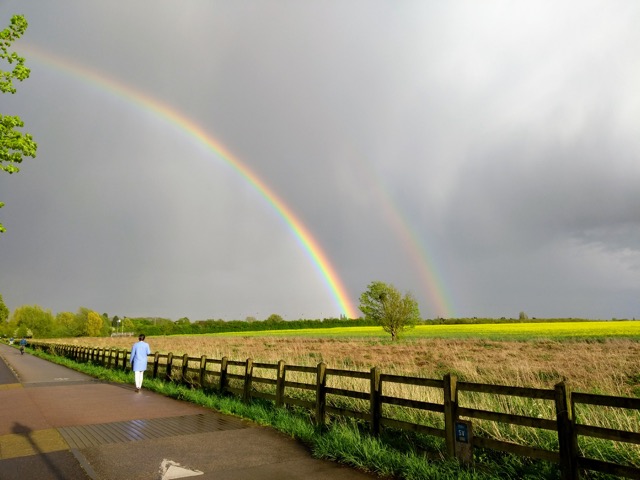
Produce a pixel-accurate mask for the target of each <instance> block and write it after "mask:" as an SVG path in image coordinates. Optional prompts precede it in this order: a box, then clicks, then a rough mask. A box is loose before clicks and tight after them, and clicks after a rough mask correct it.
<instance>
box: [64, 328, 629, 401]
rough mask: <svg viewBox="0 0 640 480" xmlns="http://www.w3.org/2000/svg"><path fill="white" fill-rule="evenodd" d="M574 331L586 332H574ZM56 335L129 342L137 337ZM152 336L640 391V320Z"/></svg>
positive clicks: (180, 345) (100, 343)
mask: <svg viewBox="0 0 640 480" xmlns="http://www.w3.org/2000/svg"><path fill="white" fill-rule="evenodd" d="M607 327H608V329H607ZM570 331H573V332H574V334H575V335H578V337H580V338H582V339H581V340H573V339H570V335H569V333H570ZM607 334H608V335H607ZM427 335H428V337H427ZM456 336H457V337H459V338H455V337H456ZM485 336H489V337H490V338H491V337H492V336H495V337H496V338H502V339H503V340H492V339H485V338H483V337H485ZM451 337H453V338H451ZM590 337H592V338H591V340H589V338H590ZM509 338H511V339H509ZM518 339H519V340H520V341H517V340H518ZM523 339H527V341H522V340H523ZM55 341H56V342H60V343H67V344H80V345H86V346H95V347H117V348H130V347H131V344H132V343H133V341H134V339H133V338H130V337H129V338H73V339H57V340H55ZM148 341H149V343H150V345H151V348H152V350H153V351H159V352H163V353H167V352H172V353H174V354H175V355H182V354H184V353H188V354H189V355H192V356H200V355H206V356H207V357H209V358H222V357H225V356H226V357H228V358H230V359H233V360H244V359H246V358H252V359H254V361H263V362H275V361H278V360H281V359H282V360H285V362H287V363H289V364H297V365H316V364H318V363H319V362H325V363H327V365H329V366H330V367H334V368H349V369H354V370H368V369H370V368H371V367H372V366H378V367H380V368H382V369H383V371H384V372H385V373H404V374H409V375H416V376H420V377H427V378H440V377H441V376H442V375H443V374H444V373H452V374H455V375H457V376H458V378H459V379H461V380H466V381H473V382H482V383H494V384H503V385H513V386H527V387H539V388H550V387H552V386H553V385H554V384H555V383H557V382H558V381H560V380H562V379H566V380H567V381H568V383H569V384H570V385H571V387H572V388H573V389H575V390H580V391H585V392H593V393H603V394H608V395H619V396H640V362H638V358H640V322H579V323H569V322H567V323H547V324H545V323H535V324H498V325H492V324H489V325H433V326H419V327H417V328H415V329H414V330H413V331H411V333H410V334H409V335H407V336H405V339H404V340H402V341H399V342H395V343H392V342H390V341H389V340H388V336H387V335H386V334H384V332H382V331H381V329H380V328H378V327H357V328H353V329H345V328H334V329H322V330H292V331H284V332H283V331H278V332H249V333H243V334H241V335H238V334H218V335H196V336H167V337H149V338H148Z"/></svg>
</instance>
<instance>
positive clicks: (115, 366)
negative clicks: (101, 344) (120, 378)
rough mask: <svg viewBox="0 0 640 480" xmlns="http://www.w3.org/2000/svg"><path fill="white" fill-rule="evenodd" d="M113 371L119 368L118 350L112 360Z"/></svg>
mask: <svg viewBox="0 0 640 480" xmlns="http://www.w3.org/2000/svg"><path fill="white" fill-rule="evenodd" d="M113 362H114V363H113V369H114V370H117V369H118V367H119V366H120V350H116V358H115V359H114V360H113Z"/></svg>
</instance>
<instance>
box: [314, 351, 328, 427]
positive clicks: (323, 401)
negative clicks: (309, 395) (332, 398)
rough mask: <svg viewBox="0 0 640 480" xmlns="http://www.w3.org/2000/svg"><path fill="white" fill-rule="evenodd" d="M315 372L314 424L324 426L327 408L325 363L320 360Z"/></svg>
mask: <svg viewBox="0 0 640 480" xmlns="http://www.w3.org/2000/svg"><path fill="white" fill-rule="evenodd" d="M316 372H317V373H316V424H317V425H319V426H324V424H325V414H326V409H327V365H326V364H325V363H324V362H320V363H319V364H318V367H317V371H316Z"/></svg>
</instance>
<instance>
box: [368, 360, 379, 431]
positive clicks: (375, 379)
mask: <svg viewBox="0 0 640 480" xmlns="http://www.w3.org/2000/svg"><path fill="white" fill-rule="evenodd" d="M370 395H371V397H370V401H369V403H370V405H371V433H372V434H373V435H379V434H380V419H381V418H382V401H381V397H382V381H381V380H380V369H379V368H378V367H373V368H372V369H371V390H370Z"/></svg>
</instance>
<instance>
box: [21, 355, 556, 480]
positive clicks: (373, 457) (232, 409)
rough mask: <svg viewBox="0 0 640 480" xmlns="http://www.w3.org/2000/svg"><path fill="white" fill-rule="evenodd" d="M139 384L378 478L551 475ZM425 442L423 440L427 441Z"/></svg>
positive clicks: (155, 382) (107, 372)
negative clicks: (265, 429)
mask: <svg viewBox="0 0 640 480" xmlns="http://www.w3.org/2000/svg"><path fill="white" fill-rule="evenodd" d="M31 353H32V354H33V355H35V356H38V357H40V358H43V359H46V360H48V361H51V362H54V363H57V364H60V365H63V366H65V367H68V368H71V369H73V370H76V371H80V372H82V373H85V374H87V375H90V376H93V377H95V378H99V379H101V380H105V381H109V382H115V383H133V374H132V373H131V372H124V371H122V370H112V369H107V368H105V367H102V366H98V365H94V364H91V363H76V362H74V361H72V360H69V359H66V358H64V357H58V356H53V355H50V354H46V353H44V352H41V351H32V352H31ZM144 385H145V388H146V389H149V390H151V391H154V392H157V393H160V394H162V395H165V396H168V397H171V398H175V399H179V400H183V401H188V402H192V403H194V404H197V405H201V406H203V407H206V408H211V409H213V410H216V411H218V412H220V413H223V414H228V415H233V416H238V417H241V418H245V419H249V420H252V421H253V422H256V423H257V424H260V425H264V426H269V427H272V428H274V429H276V430H278V431H280V432H282V433H284V434H286V435H288V436H291V437H292V438H295V439H297V440H299V441H301V442H302V443H304V444H305V445H306V446H307V447H308V448H309V450H310V451H311V452H312V454H313V455H314V456H315V457H317V458H323V459H328V460H333V461H336V462H339V463H342V464H345V465H348V466H351V467H353V468H357V469H360V470H363V471H367V472H371V473H375V474H377V475H379V476H381V477H384V478H398V479H407V480H418V479H435V480H440V479H443V480H444V479H463V480H467V479H468V480H472V479H474V480H475V479H477V480H485V479H497V478H500V479H504V478H513V479H515V478H518V479H520V478H522V479H531V480H537V479H540V480H542V479H556V478H560V477H559V471H558V468H557V466H555V465H552V464H548V463H546V462H537V461H531V460H527V459H522V458H519V457H515V456H510V455H499V454H496V453H495V452H483V451H481V450H477V451H476V463H475V467H474V468H465V467H463V466H461V465H460V464H459V463H458V462H457V461H455V460H450V459H446V458H444V457H443V455H442V453H441V451H442V449H441V448H437V447H433V448H429V447H426V448H427V449H425V442H424V441H421V440H420V439H419V438H414V437H413V436H412V435H410V434H406V432H405V433H402V432H395V433H394V432H386V433H385V434H383V435H382V436H380V437H377V438H376V437H372V436H370V435H368V433H367V431H366V426H365V425H363V424H362V423H360V422H358V421H355V420H351V419H332V420H331V422H330V423H329V425H328V426H326V427H324V428H318V427H316V426H314V425H313V423H312V418H311V414H310V413H309V412H308V411H306V410H303V409H297V408H286V409H284V408H276V407H275V406H274V405H273V403H271V402H265V401H259V400H258V401H253V402H251V403H249V404H245V403H243V402H242V401H241V400H240V399H238V398H236V397H231V396H226V395H218V394H216V393H215V392H205V391H202V390H197V389H191V388H189V387H188V386H183V385H177V384H174V383H170V382H165V381H162V380H159V379H145V384H144ZM403 435H404V436H403ZM427 443H428V442H427Z"/></svg>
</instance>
